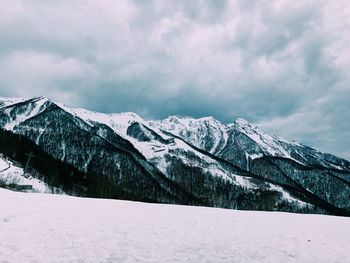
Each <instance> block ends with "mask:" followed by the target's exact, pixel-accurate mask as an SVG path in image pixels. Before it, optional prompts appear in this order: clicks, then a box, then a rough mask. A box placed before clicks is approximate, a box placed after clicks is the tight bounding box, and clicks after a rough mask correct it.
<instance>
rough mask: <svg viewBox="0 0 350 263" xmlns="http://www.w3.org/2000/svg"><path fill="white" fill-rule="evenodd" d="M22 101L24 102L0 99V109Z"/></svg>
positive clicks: (13, 99) (15, 99)
mask: <svg viewBox="0 0 350 263" xmlns="http://www.w3.org/2000/svg"><path fill="white" fill-rule="evenodd" d="M23 101H25V99H22V98H6V97H0V108H1V107H6V106H9V105H12V104H15V103H19V102H23Z"/></svg>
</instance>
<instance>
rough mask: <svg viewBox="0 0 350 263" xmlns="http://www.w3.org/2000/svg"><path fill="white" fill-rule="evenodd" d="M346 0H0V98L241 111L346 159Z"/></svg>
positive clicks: (159, 110) (349, 33) (226, 115)
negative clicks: (38, 96)
mask: <svg viewBox="0 0 350 263" xmlns="http://www.w3.org/2000/svg"><path fill="white" fill-rule="evenodd" d="M349 69H350V4H349V2H348V0H337V1H330V0H329V1H325V0H315V1H308V0H305V1H292V0H288V1H287V0H276V1H271V0H260V1H258V0H256V1H255V0H241V1H240V0H237V1H226V0H212V1H200V0H198V1H196V0H191V1H187V0H183V1H180V0H174V1H168V0H155V1H141V0H129V1H126V0H125V1H123V0H118V1H113V0H101V1H94V0H75V1H68V0H61V1H46V0H35V1H34V0H23V1H19V0H11V1H7V0H6V1H5V0H0V96H20V97H31V96H37V95H44V96H48V97H50V98H53V99H55V100H59V101H62V102H64V103H65V104H67V105H69V106H72V107H85V108H88V109H91V110H96V111H101V112H120V111H133V112H136V113H138V114H140V115H141V116H143V117H144V118H164V117H167V116H168V115H174V114H178V115H191V116H193V117H202V116H209V115H212V116H214V117H216V118H217V119H219V120H221V121H223V122H232V121H233V120H234V119H235V118H236V117H243V118H246V119H247V120H248V121H250V122H254V123H257V124H258V126H259V127H261V128H262V129H263V130H265V131H267V132H270V133H277V134H280V135H282V136H284V137H286V138H288V139H291V140H292V139H293V140H298V141H301V142H303V143H305V144H308V145H310V146H313V147H316V148H317V149H320V150H322V151H326V152H331V153H335V154H338V155H340V156H343V157H345V158H347V159H350V121H349V120H350V74H349Z"/></svg>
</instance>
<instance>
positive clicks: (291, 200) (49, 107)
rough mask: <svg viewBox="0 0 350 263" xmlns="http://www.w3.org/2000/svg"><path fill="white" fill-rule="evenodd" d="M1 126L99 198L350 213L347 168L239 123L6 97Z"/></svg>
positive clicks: (342, 162) (335, 159)
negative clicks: (73, 172)
mask: <svg viewBox="0 0 350 263" xmlns="http://www.w3.org/2000/svg"><path fill="white" fill-rule="evenodd" d="M0 128H2V129H4V130H6V131H8V132H10V133H13V134H17V135H19V136H22V137H24V138H26V139H29V140H30V141H32V142H34V143H35V144H36V145H37V146H39V147H40V148H41V149H43V150H44V151H45V152H46V153H47V154H49V155H50V156H52V157H53V158H56V159H58V160H59V161H61V162H63V163H67V164H69V165H72V166H73V167H75V168H76V169H78V170H79V171H80V172H81V173H83V174H85V175H83V177H84V178H88V179H89V180H91V182H90V181H89V183H86V182H85V183H84V181H81V183H82V184H83V185H86V184H87V186H84V187H88V188H87V189H89V188H92V189H95V187H98V188H103V189H101V190H98V191H99V195H100V196H105V197H109V195H112V196H111V197H113V196H114V197H115V198H125V197H123V196H127V197H126V198H137V199H139V198H142V200H143V198H146V199H147V200H148V199H151V200H153V199H154V200H155V201H157V202H164V201H165V202H176V203H177V202H181V203H182V202H184V203H190V204H197V203H198V204H205V205H208V206H221V207H228V208H241V209H242V208H244V207H247V208H249V207H250V209H268V210H271V209H273V210H275V209H277V210H279V209H284V210H285V209H287V210H289V209H292V208H291V207H294V208H293V209H297V210H300V209H304V210H305V209H306V208H307V209H313V208H312V207H311V206H310V205H309V204H312V205H315V206H316V207H319V208H321V209H325V210H326V211H329V212H331V213H336V214H347V213H348V212H346V211H347V209H348V207H350V202H348V197H347V196H348V195H349V193H350V189H349V185H350V178H349V173H350V163H349V162H348V161H346V160H344V159H341V158H338V157H336V156H333V155H330V154H323V153H320V152H318V151H316V150H314V149H312V148H309V147H307V146H304V145H302V144H299V143H296V142H290V141H288V140H286V139H283V138H281V137H278V136H270V135H268V134H266V133H264V132H263V131H261V130H260V129H259V128H257V127H256V126H254V125H253V124H251V123H249V122H248V121H246V120H244V119H241V118H239V119H237V120H236V121H234V122H233V123H229V124H224V123H221V122H220V121H218V120H216V119H215V118H213V117H204V118H199V119H194V118H191V117H180V116H170V117H168V118H166V119H164V120H144V119H142V118H141V117H140V116H138V115H137V114H135V113H131V112H126V113H113V114H105V113H98V112H93V111H89V110H86V109H81V108H78V109H71V108H69V107H67V106H65V105H64V104H62V103H59V102H54V101H51V100H50V99H48V98H45V97H38V98H33V99H29V100H23V99H4V98H1V99H0ZM5 135H6V136H10V135H8V134H5ZM14 143H15V140H14ZM11 147H12V146H11ZM14 147H16V145H15V146H14ZM132 174H133V175H132ZM131 175H132V176H131ZM63 178H64V179H62V180H63V181H64V182H65V181H66V180H67V178H66V177H63ZM79 180H80V179H79ZM100 180H108V184H107V185H108V187H107V186H104V183H103V184H102V182H99V181H100ZM135 180H138V183H139V184H140V186H139V187H137V186H136V185H135V184H134V183H133V182H135ZM106 183H107V182H106ZM64 184H65V185H66V186H67V182H65V183H64ZM70 184H71V183H68V185H70ZM78 184H80V183H78ZM133 184H134V185H133ZM146 185H148V186H147V187H146ZM70 187H72V186H70ZM80 187H81V186H79V188H78V189H85V188H80ZM144 187H146V188H144ZM159 187H160V189H162V190H161V192H159V191H160V189H158V188H159ZM107 188H108V191H107V190H106V189H107ZM119 188H120V189H119ZM73 189H75V188H74V187H73ZM116 189H119V190H116ZM157 189H158V190H157ZM65 190H67V189H65ZM90 190H91V189H90ZM90 190H89V191H90ZM93 191H95V190H93ZM115 191H117V192H115ZM68 192H69V190H68ZM85 192H86V191H85V190H84V193H85ZM160 193H161V194H160ZM262 193H263V194H262ZM95 194H96V192H94V195H95ZM129 195H131V196H135V197H128V196H129ZM159 195H161V196H159ZM170 196H172V197H170ZM176 200H177V201H176ZM180 200H181V201H180ZM317 209H318V208H317Z"/></svg>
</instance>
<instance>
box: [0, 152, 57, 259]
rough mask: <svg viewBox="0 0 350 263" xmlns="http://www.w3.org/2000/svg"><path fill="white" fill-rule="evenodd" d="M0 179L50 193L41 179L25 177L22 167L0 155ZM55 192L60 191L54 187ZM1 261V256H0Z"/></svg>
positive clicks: (49, 189)
mask: <svg viewBox="0 0 350 263" xmlns="http://www.w3.org/2000/svg"><path fill="white" fill-rule="evenodd" d="M0 181H2V182H3V183H5V184H7V185H9V184H17V185H31V186H32V187H33V190H32V191H33V192H37V193H51V192H52V190H51V188H50V187H49V186H48V185H47V184H46V183H45V182H43V181H42V180H39V179H37V178H34V177H32V176H28V177H25V176H24V171H23V168H21V167H18V166H16V165H15V164H13V163H12V162H11V161H9V160H5V159H4V158H2V157H1V156H0ZM55 191H56V192H60V193H62V194H63V192H62V191H59V190H58V189H55ZM0 262H1V257H0Z"/></svg>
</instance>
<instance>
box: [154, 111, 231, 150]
mask: <svg viewBox="0 0 350 263" xmlns="http://www.w3.org/2000/svg"><path fill="white" fill-rule="evenodd" d="M148 125H149V126H151V127H154V128H155V127H157V128H158V129H162V130H165V131H168V132H171V133H173V134H175V135H177V136H179V137H181V138H183V139H185V140H186V141H187V142H188V143H190V144H192V145H195V146H197V147H199V148H202V149H204V148H205V146H204V144H205V141H206V139H205V138H206V136H208V135H210V136H212V137H211V139H212V140H213V146H212V147H211V149H210V150H209V152H210V153H212V154H214V153H216V152H219V151H220V150H221V149H222V147H223V146H224V145H225V144H226V142H227V139H228V136H227V131H226V130H227V127H226V125H225V124H223V123H221V122H219V121H218V120H216V119H214V118H213V117H203V118H199V119H195V118H191V117H181V116H169V117H168V118H166V119H164V120H157V121H149V122H148ZM221 140H224V144H223V146H221V148H219V144H220V141H221Z"/></svg>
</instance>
